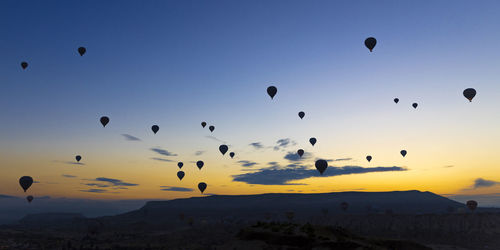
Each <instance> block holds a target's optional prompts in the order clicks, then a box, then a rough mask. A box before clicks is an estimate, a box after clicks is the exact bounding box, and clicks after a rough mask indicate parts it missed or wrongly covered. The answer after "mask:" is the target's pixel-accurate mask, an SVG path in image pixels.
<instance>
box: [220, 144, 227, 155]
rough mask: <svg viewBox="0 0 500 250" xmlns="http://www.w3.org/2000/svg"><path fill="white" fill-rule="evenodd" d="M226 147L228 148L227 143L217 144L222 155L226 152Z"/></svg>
mask: <svg viewBox="0 0 500 250" xmlns="http://www.w3.org/2000/svg"><path fill="white" fill-rule="evenodd" d="M228 149H229V148H228V147H227V145H224V144H222V145H220V146H219V151H220V152H221V153H222V155H224V154H226V152H227V150H228Z"/></svg>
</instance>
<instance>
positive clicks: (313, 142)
mask: <svg viewBox="0 0 500 250" xmlns="http://www.w3.org/2000/svg"><path fill="white" fill-rule="evenodd" d="M309 142H310V143H311V144H312V145H313V146H314V144H316V138H314V137H311V138H310V139H309Z"/></svg>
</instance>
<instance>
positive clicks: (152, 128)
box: [151, 125, 160, 134]
mask: <svg viewBox="0 0 500 250" xmlns="http://www.w3.org/2000/svg"><path fill="white" fill-rule="evenodd" d="M151 130H153V133H155V134H156V132H158V130H160V127H159V126H158V125H153V126H152V127H151Z"/></svg>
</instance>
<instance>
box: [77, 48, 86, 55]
mask: <svg viewBox="0 0 500 250" xmlns="http://www.w3.org/2000/svg"><path fill="white" fill-rule="evenodd" d="M85 52H87V49H86V48H85V47H80V48H78V53H79V54H80V56H83V54H85Z"/></svg>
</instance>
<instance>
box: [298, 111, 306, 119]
mask: <svg viewBox="0 0 500 250" xmlns="http://www.w3.org/2000/svg"><path fill="white" fill-rule="evenodd" d="M305 115H306V113H304V111H300V112H299V117H300V119H302V118H304V116H305Z"/></svg>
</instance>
